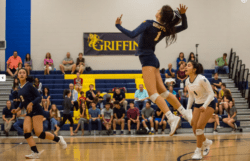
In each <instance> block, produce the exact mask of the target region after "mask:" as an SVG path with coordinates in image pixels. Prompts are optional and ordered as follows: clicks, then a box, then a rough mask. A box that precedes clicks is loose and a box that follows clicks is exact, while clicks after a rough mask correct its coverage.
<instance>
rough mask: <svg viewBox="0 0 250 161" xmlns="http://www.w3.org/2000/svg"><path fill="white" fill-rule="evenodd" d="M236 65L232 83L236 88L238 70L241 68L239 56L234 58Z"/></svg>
mask: <svg viewBox="0 0 250 161" xmlns="http://www.w3.org/2000/svg"><path fill="white" fill-rule="evenodd" d="M236 61H237V62H236V64H235V70H234V71H235V72H234V83H235V85H236V87H238V84H237V83H238V78H239V70H240V67H241V63H242V61H240V60H239V56H236Z"/></svg>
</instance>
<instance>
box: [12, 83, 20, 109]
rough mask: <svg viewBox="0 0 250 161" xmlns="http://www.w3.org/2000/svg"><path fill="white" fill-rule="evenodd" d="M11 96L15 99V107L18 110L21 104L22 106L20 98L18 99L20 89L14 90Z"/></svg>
mask: <svg viewBox="0 0 250 161" xmlns="http://www.w3.org/2000/svg"><path fill="white" fill-rule="evenodd" d="M11 94H12V98H13V107H14V108H15V109H17V108H18V106H19V104H20V98H19V97H18V87H17V86H16V87H15V88H13V91H12V93H11Z"/></svg>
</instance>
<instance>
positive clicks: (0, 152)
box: [0, 143, 22, 155]
mask: <svg viewBox="0 0 250 161" xmlns="http://www.w3.org/2000/svg"><path fill="white" fill-rule="evenodd" d="M16 144H17V145H15V146H13V147H11V148H9V149H5V150H4V151H0V155H1V154H2V153H4V152H6V151H8V150H10V149H13V148H15V147H17V146H18V145H20V144H22V143H16Z"/></svg>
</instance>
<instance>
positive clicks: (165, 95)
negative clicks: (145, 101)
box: [160, 91, 169, 99]
mask: <svg viewBox="0 0 250 161" xmlns="http://www.w3.org/2000/svg"><path fill="white" fill-rule="evenodd" d="M160 96H161V97H162V98H164V99H167V98H168V96H169V92H168V91H165V92H163V93H161V94H160Z"/></svg>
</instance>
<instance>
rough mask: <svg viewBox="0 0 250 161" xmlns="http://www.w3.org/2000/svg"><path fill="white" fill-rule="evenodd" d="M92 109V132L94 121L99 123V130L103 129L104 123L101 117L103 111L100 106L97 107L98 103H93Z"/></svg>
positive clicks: (90, 127)
mask: <svg viewBox="0 0 250 161" xmlns="http://www.w3.org/2000/svg"><path fill="white" fill-rule="evenodd" d="M91 107H92V108H91V109H89V133H91V130H92V123H97V124H98V130H99V132H101V130H102V123H101V119H100V114H101V111H100V109H99V108H96V103H95V102H92V103H91Z"/></svg>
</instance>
